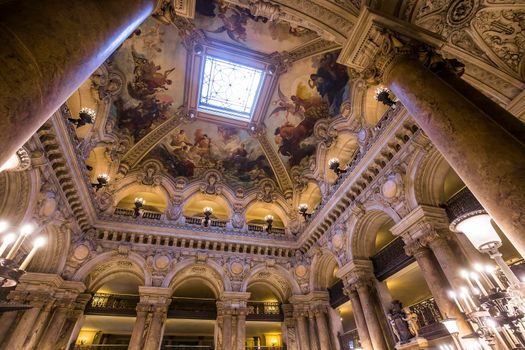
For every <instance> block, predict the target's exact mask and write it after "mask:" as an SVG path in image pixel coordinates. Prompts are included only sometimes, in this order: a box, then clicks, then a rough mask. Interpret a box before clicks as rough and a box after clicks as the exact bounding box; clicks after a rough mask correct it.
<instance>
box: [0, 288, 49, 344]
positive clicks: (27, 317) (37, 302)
mask: <svg viewBox="0 0 525 350" xmlns="http://www.w3.org/2000/svg"><path fill="white" fill-rule="evenodd" d="M29 300H30V304H31V305H32V306H33V308H31V309H28V310H26V311H24V312H23V314H22V315H21V317H20V318H19V320H18V322H17V324H16V326H15V327H14V328H13V330H12V332H11V334H10V337H9V339H8V340H7V341H6V343H5V344H4V347H3V349H6V350H7V349H22V348H23V345H24V343H25V342H26V340H27V339H28V336H29V335H30V332H31V330H32V328H33V325H34V324H35V322H36V321H37V318H38V316H39V315H40V313H41V311H42V308H43V307H44V305H45V304H46V303H48V302H49V301H50V300H49V298H46V297H44V296H36V295H30V296H29Z"/></svg>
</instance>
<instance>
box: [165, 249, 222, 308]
mask: <svg viewBox="0 0 525 350" xmlns="http://www.w3.org/2000/svg"><path fill="white" fill-rule="evenodd" d="M221 271H222V268H221V267H220V266H219V265H218V264H217V263H215V262H211V261H207V262H195V261H193V260H191V259H188V260H187V261H183V262H180V263H177V264H176V265H175V269H173V270H172V271H170V272H169V273H168V274H167V275H166V277H165V278H164V281H163V282H162V287H165V288H170V289H171V292H172V293H173V292H174V291H175V290H176V289H177V288H178V287H179V286H180V285H181V284H183V283H184V282H186V281H188V280H190V279H198V280H200V281H202V282H203V283H204V284H206V285H207V286H208V287H209V288H210V289H211V290H212V291H213V293H214V294H215V297H216V298H217V299H219V297H220V296H221V295H222V293H223V292H224V291H231V283H230V280H229V279H228V278H227V277H226V276H225V275H224V274H223V273H222V272H221Z"/></svg>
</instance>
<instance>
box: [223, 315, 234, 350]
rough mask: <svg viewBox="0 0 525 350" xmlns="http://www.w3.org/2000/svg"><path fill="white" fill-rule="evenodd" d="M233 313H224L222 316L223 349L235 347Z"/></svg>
mask: <svg viewBox="0 0 525 350" xmlns="http://www.w3.org/2000/svg"><path fill="white" fill-rule="evenodd" d="M232 338H233V334H232V315H228V314H226V315H224V316H223V318H222V349H221V350H226V349H233V344H232V340H233V339H232Z"/></svg>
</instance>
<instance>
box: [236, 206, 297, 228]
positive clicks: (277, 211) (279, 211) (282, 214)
mask: <svg viewBox="0 0 525 350" xmlns="http://www.w3.org/2000/svg"><path fill="white" fill-rule="evenodd" d="M257 208H261V209H265V210H267V211H268V212H271V213H272V214H274V215H277V216H278V217H279V219H281V220H282V222H283V225H284V227H288V222H289V220H288V214H287V213H286V210H285V209H284V208H283V207H282V206H281V205H279V204H277V203H275V202H272V203H266V202H263V201H253V202H251V203H249V204H248V205H247V206H246V209H245V210H244V214H245V221H246V222H248V220H247V219H248V218H247V217H246V215H247V214H248V213H249V212H250V211H252V210H254V209H257ZM261 220H263V217H261Z"/></svg>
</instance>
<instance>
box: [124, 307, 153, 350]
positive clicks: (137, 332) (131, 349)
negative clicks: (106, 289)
mask: <svg viewBox="0 0 525 350" xmlns="http://www.w3.org/2000/svg"><path fill="white" fill-rule="evenodd" d="M150 309H151V305H148V304H141V303H139V304H138V305H137V316H136V317H135V324H134V325H133V331H132V333H131V339H130V341H129V346H128V350H141V349H142V347H143V344H144V326H145V325H146V318H147V316H148V314H149V313H150V312H149V311H150Z"/></svg>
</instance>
